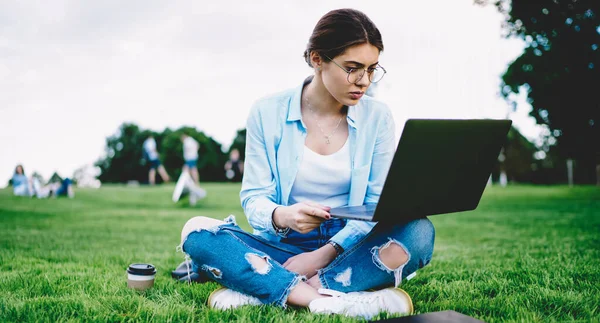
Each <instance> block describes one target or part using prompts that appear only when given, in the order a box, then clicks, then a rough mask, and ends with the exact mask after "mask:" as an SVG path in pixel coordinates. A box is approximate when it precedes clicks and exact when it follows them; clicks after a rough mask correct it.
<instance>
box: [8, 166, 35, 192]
mask: <svg viewBox="0 0 600 323" xmlns="http://www.w3.org/2000/svg"><path fill="white" fill-rule="evenodd" d="M11 184H12V186H13V194H14V195H17V196H32V195H33V188H32V186H31V182H30V181H29V179H28V178H27V176H25V170H23V165H17V167H15V173H14V174H13V177H12V179H11Z"/></svg>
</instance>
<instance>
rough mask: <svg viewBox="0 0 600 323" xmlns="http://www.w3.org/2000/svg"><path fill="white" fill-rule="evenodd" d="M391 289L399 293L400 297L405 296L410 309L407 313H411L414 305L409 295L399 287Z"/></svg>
mask: <svg viewBox="0 0 600 323" xmlns="http://www.w3.org/2000/svg"><path fill="white" fill-rule="evenodd" d="M393 291H394V292H395V293H396V294H398V295H400V297H406V299H408V303H409V304H410V311H409V313H408V315H412V314H413V313H414V311H415V309H414V307H413V302H412V298H410V295H408V293H407V292H406V291H405V290H404V289H400V288H397V287H396V288H394V289H393Z"/></svg>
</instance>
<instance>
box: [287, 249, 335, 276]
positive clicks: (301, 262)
mask: <svg viewBox="0 0 600 323" xmlns="http://www.w3.org/2000/svg"><path fill="white" fill-rule="evenodd" d="M336 255H337V254H336V252H335V249H334V248H333V246H331V245H330V244H326V245H325V246H323V247H321V248H319V249H317V250H315V251H311V252H304V253H301V254H299V255H297V256H293V257H291V258H289V259H288V260H287V261H286V262H285V263H284V264H283V267H285V269H287V270H289V271H293V272H295V273H298V274H300V275H305V276H306V278H311V277H313V276H314V275H315V274H316V273H317V270H319V269H321V268H325V267H327V265H329V263H330V262H332V261H333V259H335V257H336Z"/></svg>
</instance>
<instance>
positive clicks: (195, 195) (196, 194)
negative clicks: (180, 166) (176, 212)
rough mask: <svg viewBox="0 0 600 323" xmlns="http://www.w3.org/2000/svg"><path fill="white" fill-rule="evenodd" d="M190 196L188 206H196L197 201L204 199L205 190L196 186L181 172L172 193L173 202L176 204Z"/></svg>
mask: <svg viewBox="0 0 600 323" xmlns="http://www.w3.org/2000/svg"><path fill="white" fill-rule="evenodd" d="M188 194H189V195H190V205H191V206H194V205H196V202H198V200H201V199H203V198H205V197H206V190H204V189H203V188H201V187H200V186H198V184H196V182H195V181H194V180H193V179H192V177H191V176H190V173H188V172H181V175H180V176H179V179H178V180H177V184H175V190H174V191H173V202H175V203H177V202H178V201H179V200H180V199H181V198H183V197H184V196H186V195H188Z"/></svg>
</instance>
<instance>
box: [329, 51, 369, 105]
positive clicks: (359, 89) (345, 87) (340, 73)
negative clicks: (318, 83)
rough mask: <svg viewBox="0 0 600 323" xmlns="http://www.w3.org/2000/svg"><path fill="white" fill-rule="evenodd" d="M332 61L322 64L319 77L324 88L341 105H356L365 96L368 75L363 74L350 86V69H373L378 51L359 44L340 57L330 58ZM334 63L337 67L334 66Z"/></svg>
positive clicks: (367, 86)
mask: <svg viewBox="0 0 600 323" xmlns="http://www.w3.org/2000/svg"><path fill="white" fill-rule="evenodd" d="M332 59H333V61H331V62H328V63H323V70H322V73H321V77H322V79H323V84H324V85H325V88H327V90H328V91H329V93H330V94H331V96H333V97H334V98H335V99H336V100H337V101H338V102H340V103H341V104H342V105H347V106H351V105H356V104H358V101H359V100H360V98H361V97H362V96H363V95H364V94H365V92H366V91H367V89H368V88H369V85H371V81H369V75H368V73H366V72H365V74H364V75H363V77H362V78H361V79H360V80H359V81H358V82H356V84H352V83H349V82H348V73H347V72H346V71H344V70H343V69H342V68H340V66H341V67H343V68H344V69H346V70H350V69H358V70H360V69H363V71H364V70H365V69H368V68H374V67H375V66H377V63H378V62H379V49H377V47H375V46H373V45H371V44H367V43H364V44H360V45H354V46H352V47H348V49H346V51H344V52H343V53H342V54H341V55H338V56H336V57H332ZM336 63H337V64H338V65H339V66H338V65H336Z"/></svg>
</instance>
